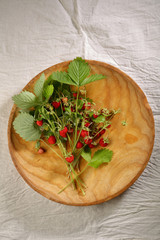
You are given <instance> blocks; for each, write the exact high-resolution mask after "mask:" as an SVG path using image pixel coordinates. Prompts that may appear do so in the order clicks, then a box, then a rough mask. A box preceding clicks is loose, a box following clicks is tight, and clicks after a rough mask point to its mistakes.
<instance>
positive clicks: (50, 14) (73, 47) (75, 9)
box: [0, 0, 160, 240]
mask: <svg viewBox="0 0 160 240" xmlns="http://www.w3.org/2000/svg"><path fill="white" fill-rule="evenodd" d="M77 56H81V57H83V58H85V59H95V60H99V61H104V62H106V63H109V64H111V65H114V66H116V67H118V68H120V69H121V70H122V71H124V72H125V73H127V74H128V75H129V76H131V77H132V78H133V79H134V81H135V82H136V83H137V84H138V85H139V86H140V87H141V88H142V90H143V91H144V93H145V94H146V96H147V99H148V101H149V104H150V106H151V108H152V110H153V114H154V119H155V127H156V136H155V145H154V150H153V153H152V156H151V158H150V161H149V163H148V165H147V167H146V169H145V171H144V172H143V174H142V175H141V177H140V178H139V179H138V180H137V181H136V182H135V184H133V185H132V186H131V187H130V188H129V189H128V190H127V191H126V192H125V193H123V194H122V195H120V196H119V197H117V198H115V199H113V200H110V201H109V202H106V203H103V204H100V205H95V206H89V207H72V206H65V205H61V204H58V203H55V202H52V201H49V200H48V199H46V198H44V197H43V196H41V195H40V194H38V193H37V192H35V191H34V190H33V189H31V188H30V187H29V186H28V185H27V184H26V183H25V182H24V180H23V179H22V177H21V176H20V175H19V173H18V172H17V170H16V169H15V167H14V165H13V163H12V160H11V157H10V154H9V150H8V143H7V121H8V118H9V114H10V110H11V108H12V104H13V102H12V100H11V97H12V96H13V95H14V94H17V93H19V92H20V91H21V89H22V88H23V87H24V86H25V85H26V84H27V83H28V81H29V80H31V79H32V78H33V77H34V76H35V75H37V74H38V73H39V72H41V71H43V70H44V69H46V68H48V67H50V66H51V65H54V64H56V63H59V62H62V61H66V60H71V59H73V58H75V57H77ZM0 129H1V134H0V143H1V148H0V240H6V239H15V240H22V239H23V240H49V239H52V240H53V239H69V240H72V239H77V240H81V239H98V240H102V239H107V240H110V239H111V240H117V239H118V240H119V239H127V240H128V239H132V240H133V239H136V240H140V239H141V240H152V239H153V240H155V239H157V240H158V239H160V1H159V0H156V1H155V0H145V1H144V0H142V1H140V0H139V1H137V0H134V1H133V0H131V1H127V0H126V1H125V0H119V1H118V0H106V1H105V0H88V1H85V0H77V1H76V0H75V1H74V0H73V1H72V0H59V1H58V0H22V1H20V0H0Z"/></svg>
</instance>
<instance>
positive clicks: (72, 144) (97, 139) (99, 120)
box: [36, 89, 116, 163]
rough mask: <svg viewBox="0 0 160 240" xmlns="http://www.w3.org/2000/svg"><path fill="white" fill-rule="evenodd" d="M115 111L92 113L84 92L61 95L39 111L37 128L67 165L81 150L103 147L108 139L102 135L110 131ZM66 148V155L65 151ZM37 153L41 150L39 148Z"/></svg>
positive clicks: (91, 103)
mask: <svg viewBox="0 0 160 240" xmlns="http://www.w3.org/2000/svg"><path fill="white" fill-rule="evenodd" d="M115 114H116V111H114V110H113V111H109V110H108V109H100V110H95V104H94V103H93V101H92V100H91V99H89V98H86V90H85V89H83V90H80V91H79V92H72V91H71V90H70V94H67V96H65V95H64V93H63V92H61V93H60V94H59V96H58V98H56V99H52V98H51V99H50V101H49V102H48V103H47V104H46V105H45V106H43V107H41V108H39V109H38V114H37V120H36V124H37V125H38V126H39V127H40V130H41V131H42V134H43V136H44V137H46V138H47V139H48V143H50V144H57V145H58V146H59V147H60V149H61V151H62V153H63V156H64V158H65V160H66V161H67V162H69V163H71V162H73V161H74V160H76V161H77V160H78V159H79V157H80V154H81V152H82V151H83V149H84V148H85V147H86V146H88V147H89V148H90V149H92V148H95V147H97V146H101V147H106V146H107V145H108V144H109V139H108V137H106V138H104V137H102V135H103V134H104V133H105V132H106V129H108V128H110V127H111V122H110V120H111V118H112V117H113V116H114V115H115ZM67 145H68V146H69V147H68V149H69V151H67V147H66V146H67ZM38 152H39V153H43V152H44V149H43V148H40V147H39V150H38Z"/></svg>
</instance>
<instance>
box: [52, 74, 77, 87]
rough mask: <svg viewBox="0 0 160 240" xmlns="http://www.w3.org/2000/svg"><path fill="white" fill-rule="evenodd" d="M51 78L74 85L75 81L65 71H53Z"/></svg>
mask: <svg viewBox="0 0 160 240" xmlns="http://www.w3.org/2000/svg"><path fill="white" fill-rule="evenodd" d="M51 79H53V80H56V81H57V82H60V83H65V84H69V85H76V83H75V82H73V81H72V80H71V78H70V76H69V75H68V74H67V73H66V72H58V71H57V72H53V73H52V74H51V76H50V80H51Z"/></svg>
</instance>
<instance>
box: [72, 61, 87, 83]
mask: <svg viewBox="0 0 160 240" xmlns="http://www.w3.org/2000/svg"><path fill="white" fill-rule="evenodd" d="M89 73H90V67H89V65H88V63H86V62H85V60H83V59H82V58H76V59H74V60H73V61H72V62H71V63H70V64H69V67H68V74H69V76H70V77H71V79H72V80H73V81H74V82H75V85H77V86H81V83H82V82H83V81H84V79H85V78H86V77H87V76H88V75H89ZM83 85H84V84H83Z"/></svg>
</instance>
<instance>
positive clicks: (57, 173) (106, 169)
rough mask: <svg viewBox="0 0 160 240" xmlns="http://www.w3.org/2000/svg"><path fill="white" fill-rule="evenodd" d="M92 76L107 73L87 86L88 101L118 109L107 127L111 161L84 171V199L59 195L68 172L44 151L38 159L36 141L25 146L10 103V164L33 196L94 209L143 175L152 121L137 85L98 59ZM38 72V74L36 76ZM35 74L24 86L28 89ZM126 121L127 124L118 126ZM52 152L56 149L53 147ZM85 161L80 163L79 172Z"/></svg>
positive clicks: (72, 193) (71, 194)
mask: <svg viewBox="0 0 160 240" xmlns="http://www.w3.org/2000/svg"><path fill="white" fill-rule="evenodd" d="M87 62H88V63H89V65H90V67H91V70H92V73H93V74H94V73H98V74H104V75H107V76H108V78H107V79H103V80H99V81H97V82H94V83H90V84H88V85H87V93H88V97H90V98H92V99H93V100H94V101H95V102H96V104H97V106H98V107H107V108H109V109H121V113H120V114H117V115H116V116H115V117H114V118H113V120H112V127H111V128H110V129H109V137H110V139H111V143H110V145H109V149H111V150H113V152H114V155H113V159H112V161H111V162H110V163H109V164H103V165H101V166H100V167H99V168H98V169H93V168H91V167H88V168H87V170H86V171H85V172H84V173H83V174H82V176H81V178H82V179H83V181H84V182H85V183H86V185H87V189H86V195H85V196H82V194H81V193H80V192H79V191H76V190H73V188H72V186H70V187H68V188H67V189H66V190H65V191H64V192H62V193H61V194H57V193H58V191H60V189H61V188H63V187H64V186H65V185H66V184H67V183H68V182H69V179H68V178H67V169H66V166H65V164H64V163H63V162H62V160H61V159H58V158H57V156H56V155H54V153H53V152H52V151H51V150H50V149H47V148H46V146H45V145H43V144H42V146H43V147H44V148H45V149H46V150H47V151H46V152H45V153H44V154H42V155H39V154H37V153H36V151H35V149H34V145H35V143H34V142H25V141H24V140H22V139H21V138H20V137H19V136H18V135H17V134H16V133H15V131H14V129H13V127H12V122H13V120H14V118H15V115H16V114H17V108H16V106H15V105H14V106H13V108H12V111H11V114H10V118H9V124H8V145H9V150H10V154H11V156H12V159H13V162H14V164H15V166H16V168H17V170H18V171H19V173H20V174H21V176H22V177H23V178H24V180H25V181H26V182H27V183H28V184H29V185H30V186H31V187H32V188H33V189H35V190H36V191H37V192H39V193H40V194H42V195H43V196H45V197H47V198H48V199H51V200H54V201H56V202H60V203H63V204H68V205H92V204H98V203H101V202H104V201H107V200H109V199H112V198H114V197H116V196H118V195H119V194H121V193H122V192H124V191H125V190H126V189H127V188H128V187H130V186H131V185H132V184H133V183H134V182H135V180H136V179H137V178H138V177H139V176H140V175H141V173H142V171H143V170H144V168H145V167H146V165H147V163H148V161H149V158H150V155H151V152H152V148H153V143H154V119H153V115H152V111H151V108H150V106H149V104H148V102H147V99H146V97H145V95H144V93H143V92H142V90H141V89H140V88H139V86H138V85H137V84H136V83H135V82H134V81H133V80H132V79H131V78H130V77H129V76H127V75H126V74H125V73H123V72H122V71H120V70H119V69H117V68H115V67H113V66H111V65H108V64H106V63H102V62H98V61H90V60H87ZM68 64H69V61H68V62H63V63H60V64H57V65H54V66H52V67H50V68H48V69H46V70H45V71H43V72H44V73H45V75H46V78H47V77H48V76H49V75H50V74H51V73H52V72H54V71H57V70H58V71H61V70H62V71H64V70H66V69H67V67H68ZM40 74H41V73H40ZM40 74H38V75H37V76H36V77H35V78H33V79H32V80H31V81H30V82H29V83H28V84H27V85H26V87H25V89H27V90H29V91H32V89H33V86H34V84H35V82H36V80H37V79H38V78H39V77H40ZM123 120H126V121H127V126H122V124H121V122H122V121H123ZM55 149H56V151H57V152H59V149H58V148H57V147H55ZM84 165H85V162H83V161H82V162H81V166H80V167H81V169H82V168H83V167H84Z"/></svg>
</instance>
